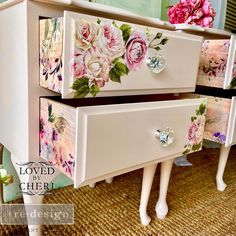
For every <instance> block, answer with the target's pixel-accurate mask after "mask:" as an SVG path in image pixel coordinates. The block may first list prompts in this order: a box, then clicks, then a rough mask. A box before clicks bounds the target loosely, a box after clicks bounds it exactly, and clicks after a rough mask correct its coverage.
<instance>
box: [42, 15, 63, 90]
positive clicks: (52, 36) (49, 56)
mask: <svg viewBox="0 0 236 236" xmlns="http://www.w3.org/2000/svg"><path fill="white" fill-rule="evenodd" d="M62 42H63V18H53V19H46V20H41V21H40V85H41V86H43V87H46V88H48V89H51V90H53V91H55V92H57V93H61V92H62V91H61V90H62V51H63V50H62Z"/></svg>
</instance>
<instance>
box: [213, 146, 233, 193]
mask: <svg viewBox="0 0 236 236" xmlns="http://www.w3.org/2000/svg"><path fill="white" fill-rule="evenodd" d="M230 148H231V147H225V146H224V145H223V144H221V147H220V157H219V163H218V170H217V174H216V186H217V189H218V190H219V191H224V190H225V188H226V186H227V185H226V184H225V182H224V180H223V176H224V171H225V166H226V163H227V160H228V156H229V151H230Z"/></svg>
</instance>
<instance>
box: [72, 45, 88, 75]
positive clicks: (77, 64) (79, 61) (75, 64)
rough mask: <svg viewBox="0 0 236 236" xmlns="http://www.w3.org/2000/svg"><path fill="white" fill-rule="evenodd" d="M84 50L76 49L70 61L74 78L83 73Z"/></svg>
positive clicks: (84, 70) (84, 69) (84, 68)
mask: <svg viewBox="0 0 236 236" xmlns="http://www.w3.org/2000/svg"><path fill="white" fill-rule="evenodd" d="M84 57H85V52H84V50H81V49H76V51H75V55H74V57H73V58H72V62H71V73H72V74H73V77H74V79H78V78H81V77H83V76H84V75H85V72H86V67H85V63H84Z"/></svg>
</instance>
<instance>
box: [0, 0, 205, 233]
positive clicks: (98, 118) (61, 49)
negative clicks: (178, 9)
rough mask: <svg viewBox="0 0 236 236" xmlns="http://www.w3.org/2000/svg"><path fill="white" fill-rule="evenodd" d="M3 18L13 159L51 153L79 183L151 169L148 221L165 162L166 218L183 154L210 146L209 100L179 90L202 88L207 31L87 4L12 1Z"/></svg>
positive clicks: (161, 208)
mask: <svg viewBox="0 0 236 236" xmlns="http://www.w3.org/2000/svg"><path fill="white" fill-rule="evenodd" d="M0 20H1V28H0V34H1V40H2V41H1V42H4V43H1V44H0V51H1V55H2V56H1V58H2V59H1V61H0V71H1V78H0V81H1V86H0V96H1V97H0V106H1V117H0V130H1V132H0V142H1V143H2V144H3V145H4V146H5V147H6V148H7V149H9V150H10V151H11V153H12V162H13V164H16V163H19V162H23V163H24V162H29V161H39V160H42V159H41V158H43V160H46V161H47V162H49V163H51V164H53V165H54V166H55V167H56V168H57V169H58V170H59V171H60V172H62V173H64V174H65V175H67V176H68V177H69V178H71V179H72V180H73V181H74V186H75V187H81V186H84V185H87V184H91V185H92V184H93V183H95V182H97V181H100V180H104V179H107V180H108V182H109V179H111V178H112V177H114V176H117V175H120V174H123V173H126V172H129V171H132V170H136V169H139V168H143V167H145V169H144V179H143V188H142V196H141V205H140V216H141V221H142V223H143V224H145V225H147V224H148V223H149V222H150V218H149V217H148V216H147V213H146V208H147V202H148V198H149V193H150V188H151V184H150V183H151V182H150V180H151V179H152V178H153V175H154V172H155V167H156V165H157V163H160V162H161V163H162V171H161V184H160V196H159V201H158V203H157V208H156V210H157V216H158V217H159V218H164V217H165V216H166V214H167V212H168V207H167V204H166V194H167V188H168V182H169V177H170V172H171V167H172V162H173V159H174V158H176V157H178V156H180V155H182V153H191V152H195V151H198V150H201V147H202V140H203V130H204V124H205V111H206V99H205V98H196V99H181V98H180V96H178V93H185V92H194V91H195V85H196V79H197V74H198V65H199V57H200V52H201V45H202V37H199V36H193V35H188V34H185V33H180V32H175V31H173V30H174V28H173V26H170V25H169V24H168V23H165V22H162V21H160V20H157V19H152V18H142V17H139V16H136V15H134V14H131V13H129V12H126V11H123V10H117V9H115V8H110V7H105V9H104V6H100V5H98V4H92V3H86V2H83V1H43V0H41V1H29V0H28V1H26V0H25V1H20V0H18V1H17V0H16V1H8V2H6V3H3V4H2V5H0ZM176 93H177V94H176ZM39 146H40V148H39ZM15 166H16V168H17V165H15ZM150 173H151V174H150ZM20 178H21V181H23V182H25V181H28V182H31V181H33V180H32V179H30V176H28V177H25V176H24V177H22V176H20ZM137 197H138V196H137ZM41 201H42V196H40V195H34V196H29V195H24V202H25V204H27V203H41ZM32 227H33V228H34V227H35V226H32ZM29 228H31V226H29ZM38 233H39V231H38V232H37V231H30V234H32V235H34V234H35V235H37V234H38Z"/></svg>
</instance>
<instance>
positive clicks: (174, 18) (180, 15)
mask: <svg viewBox="0 0 236 236" xmlns="http://www.w3.org/2000/svg"><path fill="white" fill-rule="evenodd" d="M192 10H193V8H192V6H191V5H187V4H183V3H178V4H177V5H176V6H173V7H171V8H169V9H168V12H167V14H168V17H169V21H170V23H171V24H180V23H185V21H186V20H187V19H188V17H189V16H190V15H191V13H192Z"/></svg>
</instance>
